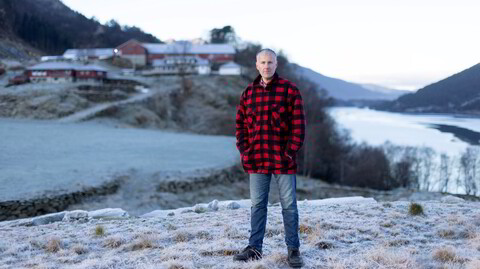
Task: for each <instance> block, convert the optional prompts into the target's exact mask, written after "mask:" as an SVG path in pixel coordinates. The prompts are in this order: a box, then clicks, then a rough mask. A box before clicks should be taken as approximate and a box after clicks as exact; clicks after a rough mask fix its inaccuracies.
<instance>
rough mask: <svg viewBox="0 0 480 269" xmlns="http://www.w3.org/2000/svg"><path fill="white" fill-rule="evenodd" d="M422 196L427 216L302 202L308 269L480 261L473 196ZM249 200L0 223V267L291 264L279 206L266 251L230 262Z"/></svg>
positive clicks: (403, 207)
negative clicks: (258, 257) (254, 258)
mask: <svg viewBox="0 0 480 269" xmlns="http://www.w3.org/2000/svg"><path fill="white" fill-rule="evenodd" d="M419 203H420V205H421V206H422V207H423V210H424V214H421V215H418V216H414V215H411V214H409V208H410V205H411V204H410V202H389V203H377V202H376V201H375V200H373V199H371V198H361V197H351V198H336V199H326V200H316V201H301V202H299V213H300V238H301V252H302V255H303V258H304V261H305V266H304V268H405V269H407V268H409V269H410V268H432V269H433V268H452V269H453V268H455V269H457V268H458V269H460V268H465V269H474V268H480V228H479V225H480V207H479V204H478V203H477V202H465V201H462V200H459V198H454V197H451V196H450V197H445V198H443V199H442V200H441V201H422V202H419ZM236 207H239V208H237V209H234V208H236ZM249 207H250V204H249V200H241V201H236V202H235V201H224V202H219V203H217V202H216V201H213V202H211V203H210V204H209V205H206V204H203V205H202V204H198V205H196V206H195V207H192V208H180V209H176V210H165V211H154V212H151V213H149V214H146V215H143V216H142V217H128V216H125V215H126V214H125V212H121V211H120V212H118V211H117V212H111V213H113V214H110V215H109V214H105V211H102V212H98V211H97V212H88V213H87V212H86V211H84V212H67V213H66V214H65V216H63V221H57V222H53V223H50V224H43V225H38V226H35V225H32V219H24V220H16V221H10V222H0V238H2V240H1V241H0V268H169V269H173V268H288V266H287V264H286V247H285V244H284V234H283V224H282V215H281V207H280V206H279V205H278V204H273V205H270V206H269V208H268V210H269V211H268V223H267V231H266V237H265V241H264V259H263V260H261V261H255V262H248V263H241V262H233V261H232V256H233V254H234V253H236V251H238V250H240V249H242V248H243V247H245V245H246V244H247V242H248V236H249V212H250V209H249ZM62 214H63V213H62ZM102 214H103V215H104V216H107V217H104V218H101V217H99V215H102ZM108 216H109V217H108ZM113 216H116V217H113ZM56 217H57V218H59V219H61V217H62V216H58V214H57V216H56ZM41 218H42V217H39V218H37V219H36V221H35V223H37V224H38V222H39V220H41Z"/></svg>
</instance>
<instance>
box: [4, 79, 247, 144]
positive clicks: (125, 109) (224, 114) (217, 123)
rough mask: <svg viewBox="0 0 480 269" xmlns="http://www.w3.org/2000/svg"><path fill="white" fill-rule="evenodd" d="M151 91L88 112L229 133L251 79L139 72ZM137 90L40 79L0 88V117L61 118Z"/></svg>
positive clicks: (110, 119)
mask: <svg viewBox="0 0 480 269" xmlns="http://www.w3.org/2000/svg"><path fill="white" fill-rule="evenodd" d="M137 79H138V80H139V81H142V83H143V84H144V85H145V86H146V87H148V89H149V90H150V92H151V96H150V97H149V98H147V99H146V100H145V101H142V102H134V103H131V104H127V105H122V106H115V107H112V108H111V109H108V110H106V111H103V112H102V113H98V114H97V115H94V117H91V120H93V121H101V122H102V123H105V124H113V125H116V126H122V127H138V128H150V129H168V130H175V131H186V132H192V133H199V134H213V135H229V136H231V135H233V134H234V133H235V113H236V105H237V104H238V102H239V99H240V94H241V93H242V91H243V89H244V87H245V86H246V85H247V84H248V83H249V81H248V80H246V79H244V78H243V77H241V76H186V77H184V78H181V77H176V76H163V77H146V78H145V77H138V78H137ZM136 95H139V92H138V91H135V90H134V86H133V85H130V86H129V85H126V86H119V85H117V84H112V83H108V84H105V85H102V86H97V87H87V86H82V84H81V83H64V84H55V83H39V84H31V83H30V84H24V85H18V86H11V87H8V88H0V117H9V118H28V119H60V118H63V117H67V116H71V115H73V114H74V113H81V112H82V111H85V110H87V109H94V108H95V107H98V106H104V105H105V104H107V103H111V102H113V101H117V100H125V99H126V98H132V97H135V96H136Z"/></svg>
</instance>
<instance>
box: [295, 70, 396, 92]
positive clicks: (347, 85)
mask: <svg viewBox="0 0 480 269" xmlns="http://www.w3.org/2000/svg"><path fill="white" fill-rule="evenodd" d="M293 66H294V69H295V70H296V72H297V74H298V75H299V76H303V77H305V78H307V79H309V80H311V81H312V82H314V83H316V84H317V85H319V86H320V87H321V88H323V89H325V90H326V91H327V92H328V94H329V95H330V96H331V97H333V98H335V99H340V100H344V101H346V100H393V99H395V98H397V97H398V96H400V95H402V94H404V92H402V91H396V90H390V91H387V90H386V89H387V88H384V87H381V86H377V85H375V87H373V86H364V85H361V84H356V83H352V82H348V81H344V80H341V79H336V78H331V77H327V76H324V75H322V74H320V73H317V72H315V71H313V70H311V69H309V68H306V67H302V66H300V65H297V64H293ZM380 87H381V88H382V90H379V89H380ZM372 88H373V89H372Z"/></svg>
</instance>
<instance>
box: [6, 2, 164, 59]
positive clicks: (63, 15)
mask: <svg viewBox="0 0 480 269" xmlns="http://www.w3.org/2000/svg"><path fill="white" fill-rule="evenodd" d="M132 38H135V39H137V40H139V41H142V42H151V43H159V42H161V41H160V40H159V39H157V38H156V37H155V36H153V35H151V34H148V33H144V32H143V31H142V30H141V29H139V28H137V27H129V26H121V25H119V24H118V23H117V22H115V21H114V20H111V21H110V22H108V23H106V24H105V25H102V24H100V23H99V22H98V21H96V20H95V19H88V18H86V17H85V16H83V15H82V14H80V13H78V12H76V11H73V10H72V9H70V8H69V7H67V6H66V5H64V4H63V3H62V2H61V1H60V0H0V58H15V59H28V58H32V57H35V56H38V54H62V53H63V52H64V51H65V50H66V49H69V48H111V47H116V46H118V45H119V44H122V43H123V42H125V41H127V40H129V39H132ZM12 43H13V45H12ZM17 45H18V46H20V48H21V49H18V48H17Z"/></svg>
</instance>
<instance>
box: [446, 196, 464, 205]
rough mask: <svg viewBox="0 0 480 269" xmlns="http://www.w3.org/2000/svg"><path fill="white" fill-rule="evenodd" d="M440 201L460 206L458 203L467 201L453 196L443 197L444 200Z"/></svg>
mask: <svg viewBox="0 0 480 269" xmlns="http://www.w3.org/2000/svg"><path fill="white" fill-rule="evenodd" d="M440 201H441V202H442V203H446V204H458V203H463V202H465V200H463V199H462V198H460V197H456V196H453V195H447V196H444V197H442V199H440Z"/></svg>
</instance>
